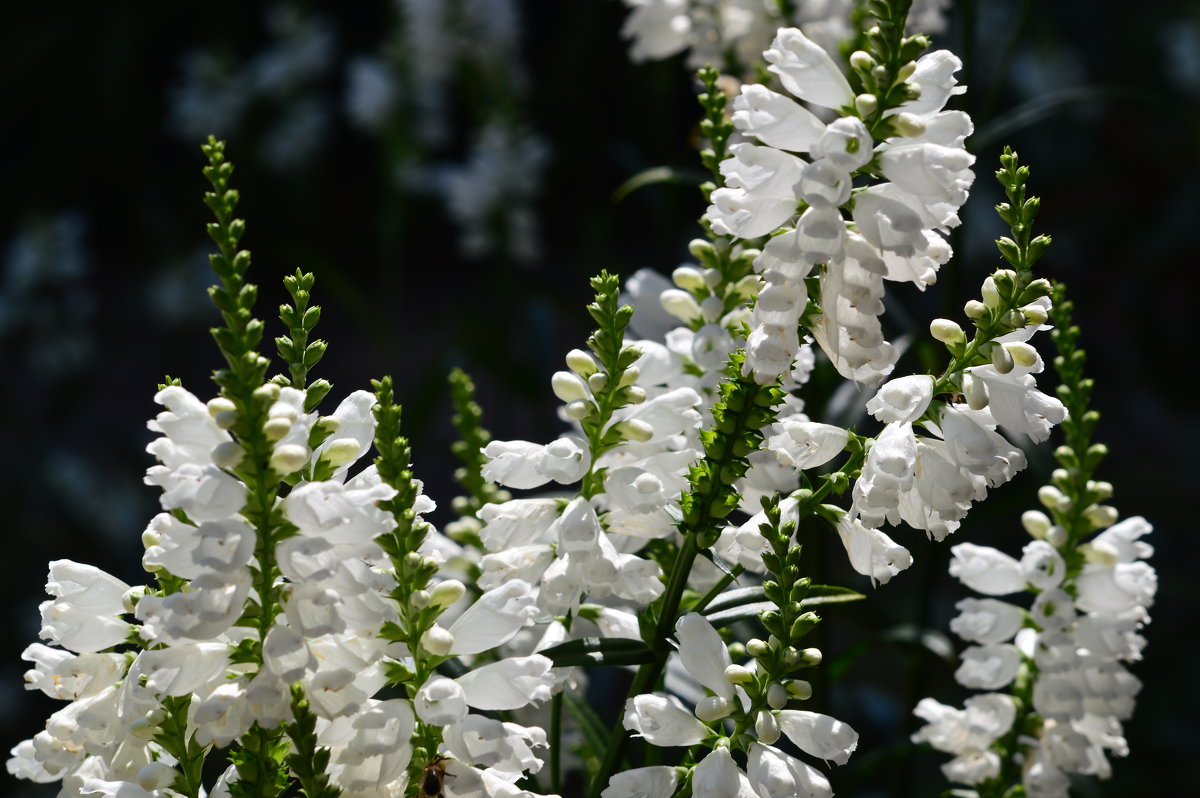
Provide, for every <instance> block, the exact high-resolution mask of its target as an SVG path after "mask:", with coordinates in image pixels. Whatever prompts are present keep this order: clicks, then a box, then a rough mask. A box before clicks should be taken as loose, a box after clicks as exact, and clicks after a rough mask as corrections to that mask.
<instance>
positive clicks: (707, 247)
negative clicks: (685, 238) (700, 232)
mask: <svg viewBox="0 0 1200 798" xmlns="http://www.w3.org/2000/svg"><path fill="white" fill-rule="evenodd" d="M712 251H713V245H712V242H711V241H709V240H707V239H704V238H693V239H692V240H691V241H689V242H688V252H690V253H692V257H693V258H703V257H704V256H705V255H707V254H708V253H710V252H712Z"/></svg>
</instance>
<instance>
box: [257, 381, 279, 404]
mask: <svg viewBox="0 0 1200 798" xmlns="http://www.w3.org/2000/svg"><path fill="white" fill-rule="evenodd" d="M253 395H254V398H255V399H256V400H258V401H259V402H274V401H275V400H276V399H278V398H279V386H278V385H276V384H275V383H273V382H268V383H267V384H266V385H262V386H259V387H258V388H255V389H254V394H253Z"/></svg>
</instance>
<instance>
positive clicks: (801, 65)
mask: <svg viewBox="0 0 1200 798" xmlns="http://www.w3.org/2000/svg"><path fill="white" fill-rule="evenodd" d="M763 58H765V59H766V61H767V63H769V64H770V66H769V67H767V69H768V70H769V71H770V72H772V73H774V74H776V75H778V76H779V80H780V82H781V83H783V87H784V88H785V89H787V90H788V91H790V92H791V93H792V94H794V95H796V96H797V97H799V98H800V99H801V100H807V101H809V102H811V103H814V104H816V105H822V106H824V107H826V108H839V107H841V106H844V105H849V104H850V103H852V102H853V101H854V92H853V90H851V88H850V84H849V82H847V81H846V77H845V75H843V74H842V70H841V69H840V68H839V67H838V65H837V64H836V63H834V61H833V58H832V57H830V55H829V53H827V52H825V50H824V49H823V48H822V47H821V46H820V45H819V44H817V43H816V42H814V41H812V40H811V39H809V38H808V37H807V36H805V35H804V34H803V33H801V32H800V30H799V29H798V28H781V29H780V30H779V32H778V33H777V34H776V35H775V41H773V42H771V48H770V49H769V50H767V51H766V52H765V53H763Z"/></svg>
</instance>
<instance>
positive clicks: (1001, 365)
mask: <svg viewBox="0 0 1200 798" xmlns="http://www.w3.org/2000/svg"><path fill="white" fill-rule="evenodd" d="M1014 365H1015V364H1014V363H1013V356H1012V355H1011V354H1010V353H1009V351H1008V349H1006V348H1005V347H1003V346H993V347H992V366H993V367H994V368H995V369H996V371H998V372H999V373H1001V374H1007V373H1008V372H1010V371H1012V370H1013V366H1014Z"/></svg>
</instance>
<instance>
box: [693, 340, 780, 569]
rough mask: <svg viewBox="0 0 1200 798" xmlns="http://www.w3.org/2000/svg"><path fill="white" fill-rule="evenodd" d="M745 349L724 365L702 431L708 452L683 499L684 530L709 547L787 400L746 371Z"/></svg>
mask: <svg viewBox="0 0 1200 798" xmlns="http://www.w3.org/2000/svg"><path fill="white" fill-rule="evenodd" d="M744 361H745V355H744V354H743V353H741V352H740V351H739V352H736V353H734V354H733V355H732V356H731V357H730V359H729V365H728V367H727V368H726V374H727V375H728V379H726V380H725V381H723V382H722V383H721V386H720V400H719V401H718V402H717V403H716V405H714V407H713V426H712V427H711V428H710V429H706V430H704V431H702V432H701V433H700V440H701V443H702V444H703V446H704V457H703V458H701V459H700V460H698V461H697V462H696V463H695V464H694V465H693V466H692V467H691V470H690V471H689V472H688V487H687V489H686V490H685V491H684V493H683V497H682V498H681V500H680V509H681V510H682V513H683V518H682V521H681V522H680V529H681V530H682V531H683V532H684V533H685V534H690V535H694V536H695V538H696V544H697V545H698V546H699V547H700V548H708V547H710V546H712V545H713V544H714V543H716V541H717V537H718V536H719V535H720V521H721V520H722V519H724V518H725V517H726V516H728V515H729V514H730V513H731V512H733V511H734V510H736V509H737V506H738V503H739V501H740V500H741V495H740V494H739V493H738V492H737V491H736V490H734V487H733V485H734V483H735V482H737V481H738V480H739V479H741V478H742V477H743V476H745V475H746V471H747V470H748V469H749V468H750V461H749V459H747V458H748V456H749V455H750V453H751V452H755V451H758V449H759V447H760V446H761V445H762V441H763V435H762V432H761V430H762V428H763V427H765V426H767V425H768V424H770V423H772V422H773V421H774V420H775V417H776V410H775V408H776V407H777V406H778V405H779V404H780V402H782V401H783V396H784V394H783V391H782V390H780V389H779V387H778V386H777V385H758V384H757V383H755V382H754V381H753V380H751V379H749V378H748V377H744V376H742V364H743V362H744Z"/></svg>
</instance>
